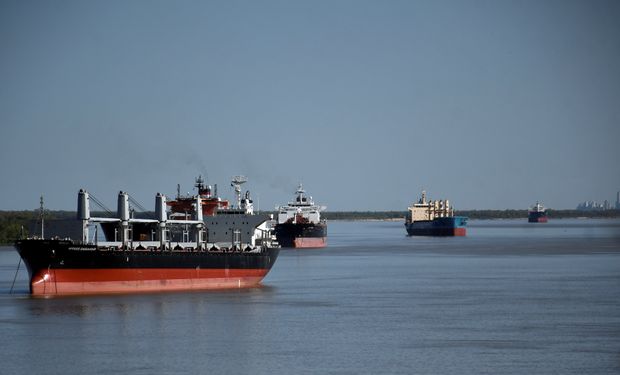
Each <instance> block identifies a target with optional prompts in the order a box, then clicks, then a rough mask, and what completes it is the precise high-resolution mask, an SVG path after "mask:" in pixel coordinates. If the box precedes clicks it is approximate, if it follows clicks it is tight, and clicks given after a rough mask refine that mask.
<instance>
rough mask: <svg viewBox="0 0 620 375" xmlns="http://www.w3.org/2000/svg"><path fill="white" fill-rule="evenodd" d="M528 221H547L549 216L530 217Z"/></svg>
mask: <svg viewBox="0 0 620 375" xmlns="http://www.w3.org/2000/svg"><path fill="white" fill-rule="evenodd" d="M528 222H530V223H546V222H547V217H546V216H541V217H538V218H530V219H528Z"/></svg>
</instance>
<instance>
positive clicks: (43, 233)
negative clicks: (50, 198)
mask: <svg viewBox="0 0 620 375" xmlns="http://www.w3.org/2000/svg"><path fill="white" fill-rule="evenodd" d="M44 213H45V209H44V208H43V195H41V207H40V208H39V217H40V218H41V239H44V238H45V229H44V227H45V225H44V220H45V219H44V217H43V214H44Z"/></svg>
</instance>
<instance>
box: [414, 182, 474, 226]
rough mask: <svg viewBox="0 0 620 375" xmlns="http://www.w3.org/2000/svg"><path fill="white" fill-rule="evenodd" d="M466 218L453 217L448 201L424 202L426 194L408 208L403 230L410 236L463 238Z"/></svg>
mask: <svg viewBox="0 0 620 375" xmlns="http://www.w3.org/2000/svg"><path fill="white" fill-rule="evenodd" d="M466 225H467V217H464V216H454V208H452V207H451V206H450V202H449V201H448V200H445V201H444V200H437V201H432V200H430V201H428V202H427V201H426V192H425V191H423V192H422V197H421V198H420V200H419V201H418V202H417V203H414V204H413V205H412V206H411V207H409V208H408V212H407V216H406V218H405V228H406V229H407V233H408V234H409V235H410V236H465V235H466V228H465V227H466Z"/></svg>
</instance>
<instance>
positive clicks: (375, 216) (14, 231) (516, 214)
mask: <svg viewBox="0 0 620 375" xmlns="http://www.w3.org/2000/svg"><path fill="white" fill-rule="evenodd" d="M263 213H270V212H263ZM271 213H273V214H275V212H271ZM405 214H406V211H327V212H324V213H323V217H324V218H325V219H327V220H401V219H404V217H405ZM455 214H456V215H460V216H467V217H469V218H470V219H479V220H486V219H525V218H527V210H463V211H457V212H456V213H455ZM548 214H549V218H550V219H566V218H578V217H588V218H617V217H620V210H600V211H577V210H548ZM92 215H93V216H109V215H107V214H105V213H103V212H93V213H92ZM136 216H137V217H154V213H153V212H145V213H137V214H136ZM44 218H45V220H62V219H71V218H75V211H46V212H45V217H44ZM38 220H39V211H38V210H33V211H0V244H4V245H6V244H12V243H13V241H15V240H16V239H18V238H19V237H20V236H21V235H22V228H23V234H24V235H25V236H27V235H28V234H29V233H35V234H36V233H38V232H39V230H38V228H37V227H36V223H37V222H38Z"/></svg>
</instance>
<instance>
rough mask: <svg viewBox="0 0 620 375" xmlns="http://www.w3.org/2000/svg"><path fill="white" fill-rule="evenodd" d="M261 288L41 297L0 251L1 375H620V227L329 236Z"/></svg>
mask: <svg viewBox="0 0 620 375" xmlns="http://www.w3.org/2000/svg"><path fill="white" fill-rule="evenodd" d="M328 241H329V247H327V248H325V249H314V250H309V249H305V250H283V251H282V252H281V253H280V257H279V258H278V260H277V262H276V264H275V266H274V268H273V270H272V271H271V273H270V274H269V275H268V276H267V277H266V278H265V280H264V281H263V284H262V286H261V287H257V288H252V289H247V290H233V291H216V292H192V293H158V294H143V295H112V296H81V297H63V298H32V297H30V296H29V295H28V294H27V292H28V286H27V275H26V272H25V270H23V267H22V269H21V271H19V272H18V273H17V278H16V282H15V285H14V289H13V293H10V291H11V286H12V283H13V278H14V276H15V274H16V273H15V271H16V268H17V264H18V259H19V258H18V256H17V253H16V252H15V251H14V250H13V249H12V248H11V247H4V248H0V344H1V346H0V347H1V348H2V349H1V350H0V360H1V363H2V367H1V368H2V370H1V372H2V373H3V374H84V373H89V374H117V373H132V374H246V373H248V374H249V373H251V374H316V373H333V374H360V373H366V374H376V373H390V374H412V373H416V374H620V220H591V219H588V220H586V219H583V220H551V221H550V222H549V223H547V224H528V223H524V222H523V220H489V221H470V225H469V228H468V235H467V237H455V238H428V237H407V236H405V229H404V226H403V223H402V222H384V221H368V222H347V221H333V222H330V223H329V239H328Z"/></svg>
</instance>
